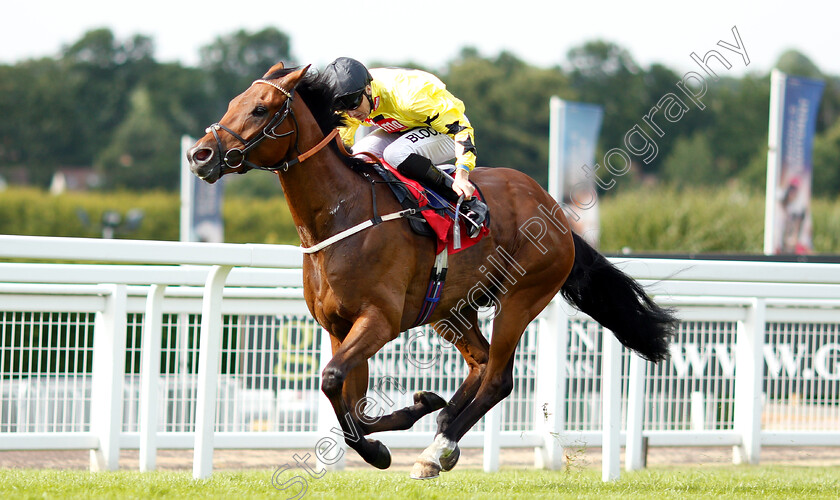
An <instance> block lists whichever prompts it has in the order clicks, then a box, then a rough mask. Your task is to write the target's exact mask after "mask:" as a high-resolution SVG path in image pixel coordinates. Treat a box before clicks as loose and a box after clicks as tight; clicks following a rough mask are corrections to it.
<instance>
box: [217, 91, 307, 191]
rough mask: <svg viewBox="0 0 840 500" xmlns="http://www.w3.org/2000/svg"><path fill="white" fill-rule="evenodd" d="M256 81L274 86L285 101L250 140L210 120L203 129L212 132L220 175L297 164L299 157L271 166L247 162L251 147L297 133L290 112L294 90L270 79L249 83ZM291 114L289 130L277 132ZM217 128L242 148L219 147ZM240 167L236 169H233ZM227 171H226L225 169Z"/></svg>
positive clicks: (220, 142)
mask: <svg viewBox="0 0 840 500" xmlns="http://www.w3.org/2000/svg"><path fill="white" fill-rule="evenodd" d="M257 83H264V84H266V85H271V86H272V87H274V88H275V89H277V90H279V91H280V92H281V93H283V95H285V96H286V100H285V101H284V102H283V106H282V107H281V108H280V109H279V110H278V111H277V112H276V113H274V116H273V117H272V118H271V120H269V122H268V123H267V124H266V125H265V127H263V129H262V132H261V133H259V134H257V135H256V136H254V137H252V138H251V139H250V140H245V139H244V138H243V137H242V136H240V135H239V134H237V133H236V132H234V131H233V130H231V129H229V128H228V127H226V126H224V125H222V124H221V123H214V124H213V125H210V126H209V127H207V130H205V132H212V133H213V137H214V138H215V139H216V149H217V150H218V152H219V164H220V168H221V169H222V171H221V175H224V174H226V173H231V172H236V173H239V174H244V173H245V172H247V171H249V170H252V169H257V170H267V171H270V172H274V171H277V170H282V171H284V172H285V171H286V170H288V169H289V167H290V166H291V165H294V164H295V163H298V162H299V161H301V160H300V157H298V158H296V159H294V160H292V161H286V162H283V163H278V164H276V165H273V166H268V167H266V166H262V165H257V164H255V163H252V162H250V161H248V158H247V157H248V152H249V151H251V150H252V149H254V148H255V147H257V146H259V145H260V143H262V142H263V141H264V140H266V139H279V138H281V137H287V136H289V135H291V134H294V133H296V132H297V118H295V113H294V111H292V99H293V98H294V91H295V90H294V89H292V90H291V92H290V91H288V90H286V89H284V88H282V87H280V86H279V85H277V84H276V83H274V82H270V81H268V80H256V81H254V83H252V84H251V85H255V84H257ZM289 115H291V116H292V120H294V122H295V126H294V127H293V128H292V130H290V131H288V132H285V133H282V134H278V133H277V127H279V126H280V125H282V124H283V122H284V121H285V120H286V118H287V117H288V116H289ZM219 130H224V131H225V132H227V133H228V134H230V135H232V136H233V137H234V138H235V139H236V140H237V141H239V142H241V143H242V147H240V148H231V149H228V150H227V151H224V150H223V149H222V140H221V139H220V138H219ZM297 139H298V137H297V134H296V135H295V151H297V153H298V155H300V149H298V141H297ZM238 168H239V169H240V170H236V169H238ZM225 170H227V171H225Z"/></svg>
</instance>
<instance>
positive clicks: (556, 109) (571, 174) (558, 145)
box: [548, 97, 604, 248]
mask: <svg viewBox="0 0 840 500" xmlns="http://www.w3.org/2000/svg"><path fill="white" fill-rule="evenodd" d="M550 109H551V118H550V122H549V150H548V192H549V194H551V196H552V197H554V199H555V200H557V202H558V203H560V204H561V205H562V206H563V208H564V210H565V212H566V217H567V218H568V219H569V224H571V229H572V230H573V231H574V232H576V233H578V234H580V235H581V236H583V237H584V239H585V240H586V241H587V242H588V243H589V244H590V245H593V246H594V247H596V248H597V247H598V240H599V233H600V217H599V214H598V203H597V195H596V191H595V185H594V182H593V180H592V179H591V178H588V177H587V175H586V171H585V170H584V169H583V167H584V165H590V166H591V165H594V164H595V147H596V145H597V143H598V136H599V135H600V132H601V121H602V120H603V116H604V111H603V108H602V107H601V106H598V105H595V104H586V103H580V102H569V101H564V100H562V99H560V98H558V97H552V98H551V102H550ZM581 188H583V189H581ZM573 191H575V192H585V193H591V196H592V200H591V203H590V200H588V199H584V200H581V199H579V198H580V197H575V199H574V200H573V199H572V198H573V197H572V196H571V193H572V192H573ZM584 198H585V196H584Z"/></svg>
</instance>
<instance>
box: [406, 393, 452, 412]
mask: <svg viewBox="0 0 840 500" xmlns="http://www.w3.org/2000/svg"><path fill="white" fill-rule="evenodd" d="M417 403H422V404H423V406H426V407H428V408H431V410H430V412H432V411H438V410H440V409H441V408H444V407H446V400H445V399H443V398H442V397H440V396H438V395H437V394H435V393H434V392H429V391H417V392H415V393H414V404H417Z"/></svg>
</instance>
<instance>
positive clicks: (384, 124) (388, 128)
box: [369, 116, 408, 134]
mask: <svg viewBox="0 0 840 500" xmlns="http://www.w3.org/2000/svg"><path fill="white" fill-rule="evenodd" d="M377 118H379V117H378V116H377V117H375V118H373V119H372V120H371V121H372V122H373V123H374V124H375V125H376V126H377V127H379V128H381V129H382V130H384V131H385V132H388V133H392V134H393V133H394V132H402V131H403V130H408V127H406V126H405V125H403V124H402V123H400V122H398V121H397V120H394V119H393V118H381V119H378V120H377ZM369 120H370V119H369Z"/></svg>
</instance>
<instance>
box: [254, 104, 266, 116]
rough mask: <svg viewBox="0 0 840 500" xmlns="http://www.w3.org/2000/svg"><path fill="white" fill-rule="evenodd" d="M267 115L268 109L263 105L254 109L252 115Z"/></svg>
mask: <svg viewBox="0 0 840 500" xmlns="http://www.w3.org/2000/svg"><path fill="white" fill-rule="evenodd" d="M266 113H268V108H266V107H265V106H263V105H262V104H260V105H259V106H257V107H256V108H254V111H252V112H251V114H253V115H254V116H265V115H266Z"/></svg>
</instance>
